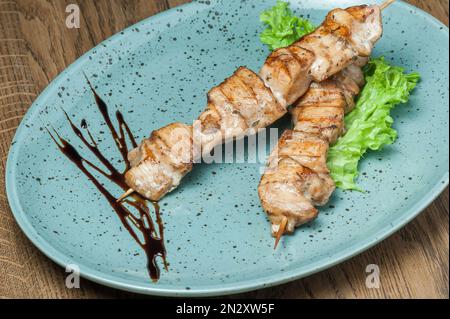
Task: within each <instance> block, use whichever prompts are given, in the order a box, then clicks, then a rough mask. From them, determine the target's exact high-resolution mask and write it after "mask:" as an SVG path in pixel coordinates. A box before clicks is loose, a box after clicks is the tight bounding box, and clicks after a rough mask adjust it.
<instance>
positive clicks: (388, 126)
mask: <svg viewBox="0 0 450 319" xmlns="http://www.w3.org/2000/svg"><path fill="white" fill-rule="evenodd" d="M364 73H365V77H366V82H367V83H366V85H365V87H364V88H363V90H362V92H361V94H360V96H359V99H358V101H357V104H356V107H355V109H354V111H353V112H351V113H350V114H349V115H347V116H346V117H345V125H346V128H347V133H346V134H345V135H344V136H343V137H342V138H340V139H339V140H338V142H337V143H336V144H335V145H334V146H333V147H331V148H330V150H329V153H328V168H329V169H330V171H331V176H332V177H333V179H334V181H335V182H336V185H337V187H339V188H341V189H344V190H357V191H363V190H362V189H361V188H360V187H358V185H357V184H356V178H357V177H358V175H359V173H358V163H359V161H360V160H361V159H362V158H363V156H364V154H365V153H366V152H367V151H369V150H373V151H378V150H381V149H382V148H383V147H384V146H386V145H390V144H392V143H394V142H395V140H396V139H397V131H395V130H394V129H393V128H392V124H393V122H394V120H393V118H392V117H391V116H390V112H391V110H392V109H393V108H394V107H395V106H396V105H398V104H400V103H406V102H408V99H409V97H410V93H411V91H412V90H413V89H414V88H415V87H416V85H417V83H418V82H419V79H420V76H419V74H418V73H411V74H406V73H405V72H404V69H403V68H401V67H396V66H391V65H389V64H388V63H387V62H386V61H385V59H384V58H383V57H381V58H377V59H374V60H371V61H370V62H369V64H368V66H367V67H366V68H365V70H364Z"/></svg>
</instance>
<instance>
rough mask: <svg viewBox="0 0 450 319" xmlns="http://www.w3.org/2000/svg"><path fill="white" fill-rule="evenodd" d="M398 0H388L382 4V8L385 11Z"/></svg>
mask: <svg viewBox="0 0 450 319" xmlns="http://www.w3.org/2000/svg"><path fill="white" fill-rule="evenodd" d="M395 1H396V0H386V1H385V2H384V3H383V4H382V5H380V10H381V11H383V10H384V9H386V8H387V7H389V6H390V5H391V4H393V3H394V2H395Z"/></svg>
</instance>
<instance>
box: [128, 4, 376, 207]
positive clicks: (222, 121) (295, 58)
mask: <svg viewBox="0 0 450 319" xmlns="http://www.w3.org/2000/svg"><path fill="white" fill-rule="evenodd" d="M381 34H382V23H381V14H380V8H379V7H378V6H357V7H351V8H348V9H346V10H343V9H336V10H332V11H331V12H330V13H329V14H328V15H327V18H326V20H325V21H324V23H323V24H322V25H321V26H320V27H319V28H318V29H317V30H316V31H315V32H313V33H312V34H310V35H308V36H305V37H303V38H302V39H300V40H299V41H298V42H296V43H294V44H293V45H291V46H289V47H287V48H283V49H279V50H277V51H275V52H273V53H272V54H271V55H270V56H269V58H268V59H267V61H266V63H265V64H264V66H263V68H262V70H261V72H260V75H259V76H258V75H257V74H255V73H254V72H252V71H251V70H249V69H247V68H244V67H241V68H239V69H238V70H237V71H236V72H235V73H234V75H233V76H231V77H230V78H228V79H227V80H226V81H225V82H223V83H222V84H220V85H219V86H217V87H215V88H213V89H212V90H211V91H210V92H209V93H208V106H207V108H206V110H205V111H204V112H203V113H202V114H201V115H200V117H199V122H200V129H199V132H198V133H199V134H194V132H193V131H195V130H193V128H192V127H191V126H188V125H185V124H181V123H176V124H171V125H169V126H166V127H164V128H162V129H159V130H157V131H154V132H153V133H152V135H151V137H150V138H149V139H147V140H145V141H144V142H143V143H142V144H141V145H140V146H139V147H138V148H137V149H135V150H133V151H131V152H130V154H129V158H130V161H131V163H132V168H131V169H130V170H129V171H128V172H127V174H126V181H127V184H128V185H129V186H130V188H131V189H132V190H134V191H137V192H138V193H140V194H141V195H143V196H145V197H147V198H149V199H150V200H153V201H158V200H160V199H161V198H162V197H163V196H164V195H166V194H167V193H168V192H170V191H172V190H173V189H175V188H176V187H177V186H178V185H179V183H180V181H181V179H182V178H183V177H184V176H185V175H186V174H187V173H188V172H190V171H191V169H192V166H193V165H192V163H193V161H195V160H197V159H198V158H200V157H201V155H202V154H207V153H209V152H210V151H211V150H212V149H213V148H214V147H215V146H216V145H218V144H220V143H223V142H225V141H228V140H231V139H235V138H241V137H243V136H245V135H248V134H251V133H255V132H256V131H258V130H259V129H262V128H264V127H267V126H268V125H270V124H272V123H273V122H275V121H276V120H278V119H279V118H281V117H282V116H283V115H284V114H286V113H287V106H288V105H290V104H291V103H293V102H295V101H296V100H297V99H298V98H300V97H301V96H302V95H303V94H304V93H305V92H306V91H307V90H308V88H309V86H310V84H311V82H312V81H313V80H314V81H322V80H324V79H327V78H329V77H330V76H332V75H334V74H336V73H337V72H339V71H341V70H343V69H344V68H345V67H347V66H349V65H350V64H352V63H354V62H355V60H356V59H358V57H359V56H368V55H369V54H370V52H371V50H372V47H373V45H374V44H375V42H376V41H377V40H378V39H379V38H380V37H381ZM197 135H199V136H197ZM197 146H200V147H197ZM197 148H201V150H200V151H199V150H197ZM129 193H131V192H127V194H129ZM121 198H123V197H121Z"/></svg>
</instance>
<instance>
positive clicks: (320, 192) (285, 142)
mask: <svg viewBox="0 0 450 319" xmlns="http://www.w3.org/2000/svg"><path fill="white" fill-rule="evenodd" d="M367 60H368V59H367V58H361V59H359V60H358V61H357V62H356V63H355V64H353V65H351V66H349V67H347V68H346V69H344V70H343V71H341V72H340V73H338V74H337V75H335V76H333V77H331V78H330V79H328V80H326V81H323V82H321V83H313V84H312V85H311V87H310V89H309V91H308V92H307V93H306V94H305V95H304V96H303V97H302V98H301V99H300V100H299V101H298V103H297V104H296V105H295V107H294V108H293V109H292V110H291V113H292V116H293V121H294V129H293V130H287V131H286V132H285V133H284V134H283V135H282V137H281V138H280V141H279V143H278V145H277V147H276V148H275V150H274V151H273V152H272V154H271V155H270V157H269V160H268V166H267V169H266V172H265V174H264V175H263V176H262V178H261V182H260V185H259V187H258V193H259V196H260V199H261V203H262V206H263V208H264V210H265V211H266V212H267V214H268V215H269V219H270V221H271V222H272V233H273V234H274V235H278V234H279V229H280V228H281V225H284V227H285V228H286V229H285V230H286V231H287V232H293V231H294V229H295V227H298V226H300V225H303V224H305V223H307V222H310V221H312V220H313V219H315V218H316V217H317V215H318V210H317V209H316V208H315V206H323V205H325V204H326V203H327V202H328V200H329V198H330V196H331V194H332V193H333V192H334V190H335V184H334V182H333V180H332V178H331V177H330V174H329V170H328V168H327V165H326V160H327V152H328V148H329V145H330V144H333V143H335V142H336V141H337V139H338V137H340V136H341V135H342V134H343V132H344V130H345V128H344V115H345V114H346V113H348V112H350V111H351V110H352V109H353V107H354V105H355V103H354V97H355V96H356V95H358V94H359V91H360V88H361V87H362V86H363V85H364V75H363V73H362V70H361V67H362V66H363V65H365V64H366V63H367ZM285 230H284V229H283V231H282V232H283V233H284V231H285Z"/></svg>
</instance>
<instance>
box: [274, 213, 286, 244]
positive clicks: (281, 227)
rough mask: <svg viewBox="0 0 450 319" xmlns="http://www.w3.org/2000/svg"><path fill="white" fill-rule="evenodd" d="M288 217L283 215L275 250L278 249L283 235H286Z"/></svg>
mask: <svg viewBox="0 0 450 319" xmlns="http://www.w3.org/2000/svg"><path fill="white" fill-rule="evenodd" d="M287 222H288V219H287V217H286V216H283V219H282V220H281V223H280V225H279V226H280V227H279V228H278V231H277V234H276V236H275V237H276V239H275V246H274V247H273V249H274V250H276V249H277V247H278V244H279V242H280V239H281V237H283V235H284V231H285V230H286V225H287Z"/></svg>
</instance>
